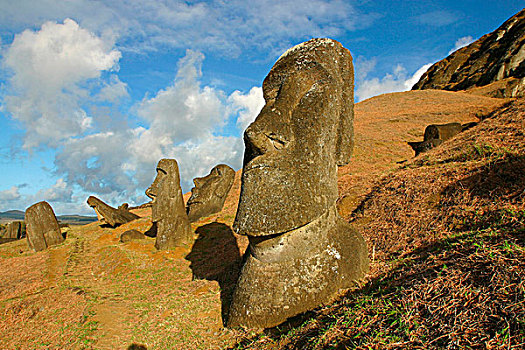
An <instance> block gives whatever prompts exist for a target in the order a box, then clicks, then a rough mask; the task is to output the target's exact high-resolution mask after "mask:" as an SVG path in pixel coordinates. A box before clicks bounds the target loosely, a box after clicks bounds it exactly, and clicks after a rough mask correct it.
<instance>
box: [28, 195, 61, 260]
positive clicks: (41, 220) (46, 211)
mask: <svg viewBox="0 0 525 350" xmlns="http://www.w3.org/2000/svg"><path fill="white" fill-rule="evenodd" d="M25 222H26V237H27V243H28V244H29V247H30V248H32V249H34V250H35V251H37V252H38V251H41V250H44V249H46V248H48V247H50V246H52V245H56V244H59V243H62V242H63V241H64V237H62V234H61V233H60V228H59V226H58V221H57V218H56V216H55V213H54V212H53V208H51V206H50V205H49V203H47V202H38V203H36V204H33V205H32V206H30V207H29V208H27V209H26V215H25Z"/></svg>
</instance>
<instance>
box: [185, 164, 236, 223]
mask: <svg viewBox="0 0 525 350" xmlns="http://www.w3.org/2000/svg"><path fill="white" fill-rule="evenodd" d="M234 177H235V171H234V170H233V169H232V168H231V167H229V166H228V165H226V164H219V165H217V166H215V167H214V168H213V169H211V171H210V173H209V174H208V175H207V176H204V177H197V178H195V179H193V183H194V184H195V187H193V188H192V189H191V197H190V198H189V199H188V203H187V204H186V210H187V212H188V218H189V220H190V222H195V221H197V220H199V219H200V218H202V217H205V216H209V215H211V214H215V213H218V212H220V211H221V210H222V207H223V206H224V201H225V200H226V196H227V195H228V192H229V191H230V189H231V187H232V185H233V179H234Z"/></svg>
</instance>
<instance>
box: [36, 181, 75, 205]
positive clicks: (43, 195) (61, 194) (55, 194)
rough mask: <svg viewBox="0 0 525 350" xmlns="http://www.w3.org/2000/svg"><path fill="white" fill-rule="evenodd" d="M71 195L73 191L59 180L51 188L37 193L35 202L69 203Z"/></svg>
mask: <svg viewBox="0 0 525 350" xmlns="http://www.w3.org/2000/svg"><path fill="white" fill-rule="evenodd" d="M72 195H73V190H72V189H71V188H70V187H69V186H68V185H67V183H66V182H65V181H64V179H62V178H60V179H58V180H57V182H56V183H55V184H54V185H53V186H51V188H48V189H43V190H40V191H38V192H37V194H36V198H37V199H36V201H42V200H45V201H49V202H61V203H71V196H72Z"/></svg>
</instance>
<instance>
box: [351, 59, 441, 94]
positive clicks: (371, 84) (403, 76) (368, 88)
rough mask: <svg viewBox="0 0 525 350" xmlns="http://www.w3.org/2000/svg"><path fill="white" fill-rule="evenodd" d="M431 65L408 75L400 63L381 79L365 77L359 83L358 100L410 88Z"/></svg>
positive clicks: (356, 92) (357, 89) (426, 65)
mask: <svg viewBox="0 0 525 350" xmlns="http://www.w3.org/2000/svg"><path fill="white" fill-rule="evenodd" d="M431 65H432V64H431V63H429V64H425V65H424V66H422V67H421V68H419V69H418V70H417V71H416V72H415V73H414V74H412V75H408V74H407V70H406V69H405V67H403V66H402V65H400V64H398V65H397V66H396V67H395V68H394V70H393V72H392V73H387V74H386V75H385V76H384V77H383V78H381V79H379V78H371V79H363V80H361V81H359V82H358V84H357V85H358V86H357V88H356V91H355V95H356V99H357V101H363V100H365V99H367V98H370V97H373V96H377V95H381V94H386V93H389V92H398V91H407V90H410V89H411V88H412V86H414V84H415V83H417V82H418V81H419V79H420V78H421V76H422V75H423V74H424V73H425V72H426V71H427V69H428V68H429V67H430V66H431Z"/></svg>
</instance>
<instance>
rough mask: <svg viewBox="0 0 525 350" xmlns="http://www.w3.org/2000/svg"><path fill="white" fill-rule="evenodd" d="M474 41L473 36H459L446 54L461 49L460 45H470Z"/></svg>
mask: <svg viewBox="0 0 525 350" xmlns="http://www.w3.org/2000/svg"><path fill="white" fill-rule="evenodd" d="M473 42H474V38H472V36H470V35H468V36H464V37H461V38H459V39H458V40H456V44H455V45H454V48H452V49H451V50H450V51H449V52H448V54H449V55H450V54H451V53H453V52H455V51H457V50H459V49H461V48H462V47H465V46H467V45H470V44H471V43H473Z"/></svg>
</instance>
